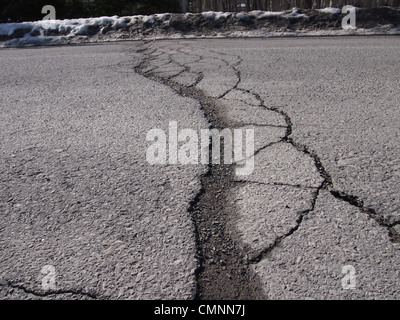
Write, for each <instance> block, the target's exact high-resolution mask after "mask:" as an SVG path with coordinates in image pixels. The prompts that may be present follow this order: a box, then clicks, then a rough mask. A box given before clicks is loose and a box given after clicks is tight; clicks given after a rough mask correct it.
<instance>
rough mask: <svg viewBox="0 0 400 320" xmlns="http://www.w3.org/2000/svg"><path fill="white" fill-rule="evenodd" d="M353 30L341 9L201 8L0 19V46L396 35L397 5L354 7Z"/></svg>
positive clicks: (398, 24)
mask: <svg viewBox="0 0 400 320" xmlns="http://www.w3.org/2000/svg"><path fill="white" fill-rule="evenodd" d="M357 9H358V10H357V11H358V13H357V29H356V30H343V29H342V27H341V20H342V16H343V14H342V10H341V9H339V8H331V7H329V8H324V9H318V10H300V9H297V8H293V9H292V10H288V11H282V12H271V11H259V10H255V11H250V12H238V13H237V12H236V13H235V12H214V11H210V12H203V13H196V14H193V13H187V14H169V13H164V14H154V15H148V16H143V15H136V16H127V17H118V16H113V17H98V18H88V19H70V20H46V21H35V22H23V23H4V24H0V47H12V46H24V45H45V44H68V43H87V42H104V41H118V40H143V39H148V40H152V39H167V38H174V39H176V38H209V37H211V38H215V37H217V38H222V37H225V38H230V37H272V36H324V35H348V34H352V35H357V34H360V35H367V34H368V35H369V34H400V9H397V8H389V7H381V8H374V9H359V8H357Z"/></svg>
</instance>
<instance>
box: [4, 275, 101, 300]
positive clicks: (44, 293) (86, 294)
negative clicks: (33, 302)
mask: <svg viewBox="0 0 400 320" xmlns="http://www.w3.org/2000/svg"><path fill="white" fill-rule="evenodd" d="M0 286H1V287H9V288H12V289H17V290H21V291H23V292H24V293H26V294H31V295H34V296H37V297H41V298H43V297H49V296H53V295H60V294H74V295H79V296H84V297H87V298H90V299H98V297H97V295H96V294H95V293H93V292H86V291H84V290H83V289H56V290H46V291H38V290H33V289H29V288H27V287H25V286H24V285H21V284H15V283H12V282H11V281H7V280H2V281H1V283H0Z"/></svg>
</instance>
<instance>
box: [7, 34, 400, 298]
mask: <svg viewBox="0 0 400 320" xmlns="http://www.w3.org/2000/svg"><path fill="white" fill-rule="evenodd" d="M399 47H400V39H399V38H398V37H337V38H335V37H330V38H300V39H298V38H274V39H214V40H176V41H153V42H145V43H140V42H131V43H130V42H126V43H119V44H106V45H94V46H93V45H91V46H89V45H88V46H72V47H53V48H34V49H32V48H30V49H13V50H3V51H1V52H0V55H1V57H2V59H1V60H0V64H1V70H2V71H3V72H2V74H3V77H2V79H1V80H0V81H1V82H0V97H1V98H0V103H1V107H2V109H3V112H2V115H1V117H0V122H1V127H2V130H1V141H2V142H1V153H2V157H1V169H2V170H1V173H0V182H1V183H0V188H1V189H0V190H1V192H0V208H1V209H0V210H1V214H2V215H3V219H2V222H1V225H0V248H1V249H0V250H1V251H0V255H1V260H0V261H1V262H0V294H1V298H3V299H19V298H23V299H29V298H34V299H35V298H38V299H39V298H40V299H42V298H49V299H57V298H61V299H65V298H76V299H84V298H88V299H102V298H104V299H146V298H150V299H157V298H161V299H399V298H400V268H399V262H400V260H399V258H400V248H399V242H400V228H399V226H400V212H399V206H400V199H399V190H400V174H399V172H400V160H399V157H398V155H399V149H400V143H399V124H400V113H399V105H398V101H400V90H399V85H400V78H399V74H400V65H399V63H398V58H399ZM168 121H177V122H178V126H179V128H193V129H195V130H200V129H202V128H203V129H204V128H208V127H212V128H217V129H222V128H230V129H239V128H242V129H243V128H253V129H254V130H255V152H254V162H255V168H254V171H253V172H252V173H251V174H250V175H248V176H236V175H235V172H234V168H235V167H237V166H239V164H236V163H234V164H233V165H220V166H218V165H209V166H206V165H190V166H188V165H186V166H184V165H166V166H151V165H149V164H148V163H147V162H146V158H145V156H146V148H147V147H148V143H147V142H146V133H147V132H148V131H149V130H150V129H152V128H163V129H165V130H166V131H167V128H168ZM45 265H53V266H54V267H55V270H56V278H55V279H56V289H51V290H47V291H46V290H44V289H43V285H42V284H43V282H41V281H43V274H41V273H40V271H41V269H42V268H43V266H45ZM346 266H352V268H353V269H354V270H355V281H354V282H353V284H354V287H353V288H352V289H346V288H344V287H343V279H344V278H346V277H347V274H345V273H343V272H342V271H343V270H344V267H346Z"/></svg>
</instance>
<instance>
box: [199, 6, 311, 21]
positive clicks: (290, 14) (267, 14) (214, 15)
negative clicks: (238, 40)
mask: <svg viewBox="0 0 400 320" xmlns="http://www.w3.org/2000/svg"><path fill="white" fill-rule="evenodd" d="M202 15H203V17H205V18H206V19H214V20H218V19H221V18H223V19H227V18H230V17H236V18H237V19H239V20H248V19H251V18H252V17H254V18H257V19H268V18H272V17H275V18H286V19H300V18H307V16H306V15H305V14H301V13H299V9H297V8H293V9H292V11H281V12H275V11H260V10H254V11H250V12H239V13H236V12H214V11H208V12H203V13H202Z"/></svg>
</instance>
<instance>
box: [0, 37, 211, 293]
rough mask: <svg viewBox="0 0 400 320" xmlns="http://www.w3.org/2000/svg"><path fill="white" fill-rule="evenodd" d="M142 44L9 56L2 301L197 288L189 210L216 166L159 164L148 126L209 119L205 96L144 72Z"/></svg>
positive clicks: (5, 65) (0, 177) (2, 91)
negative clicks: (51, 280)
mask: <svg viewBox="0 0 400 320" xmlns="http://www.w3.org/2000/svg"><path fill="white" fill-rule="evenodd" d="M137 49H138V45H136V44H115V45H114V44H110V45H99V46H79V47H57V48H37V49H36V48H33V49H19V50H7V51H2V52H1V53H0V55H1V59H0V64H1V70H2V77H1V78H2V79H1V84H0V96H1V98H0V101H1V102H0V104H1V109H2V112H1V116H0V122H1V125H0V126H1V128H2V129H1V137H0V141H1V173H0V181H1V184H0V186H1V187H0V190H1V191H0V197H1V200H0V203H1V207H0V208H1V209H0V212H1V216H2V218H1V224H0V225H1V232H0V256H1V259H0V261H1V263H0V279H1V281H2V287H1V296H2V298H13V299H14V298H15V299H25V298H33V299H34V298H49V299H54V298H56V299H69V298H71V299H72V298H74V299H75V298H76V299H86V298H88V299H93V298H97V299H172V298H175V299H191V298H193V297H194V295H195V289H196V283H195V270H196V268H197V264H198V262H197V261H196V260H195V251H196V245H195V237H194V229H193V224H192V222H191V217H190V216H189V214H188V207H189V202H190V201H191V200H192V198H193V197H194V196H195V195H196V194H197V193H198V192H199V190H200V183H199V180H198V179H196V177H197V176H199V175H201V174H203V173H204V172H205V169H204V167H203V166H153V165H150V164H148V163H147V161H146V150H147V147H148V146H149V143H148V142H147V141H146V134H147V132H148V131H149V130H150V129H153V128H163V129H166V128H168V119H169V118H170V119H171V120H175V119H179V121H180V124H182V125H183V126H184V127H186V128H194V129H196V130H197V129H198V128H204V127H207V125H208V124H207V122H206V121H205V119H204V117H203V115H202V113H201V112H200V111H199V107H198V102H196V101H193V100H190V99H186V98H183V97H180V96H178V95H177V94H175V93H174V92H172V90H170V89H169V88H167V87H165V86H161V85H158V84H157V83H155V82H152V81H149V80H147V79H146V78H144V77H142V76H139V75H137V74H136V73H135V72H134V67H135V66H136V65H137V64H138V63H139V62H140V61H141V58H140V56H139V55H138V54H137V53H136V50H137ZM46 265H52V266H54V268H55V282H56V283H55V285H56V287H55V289H53V290H44V289H43V287H42V282H43V279H44V278H45V277H46V274H42V273H41V270H42V268H43V267H44V266H46ZM45 289H46V288H45Z"/></svg>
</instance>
